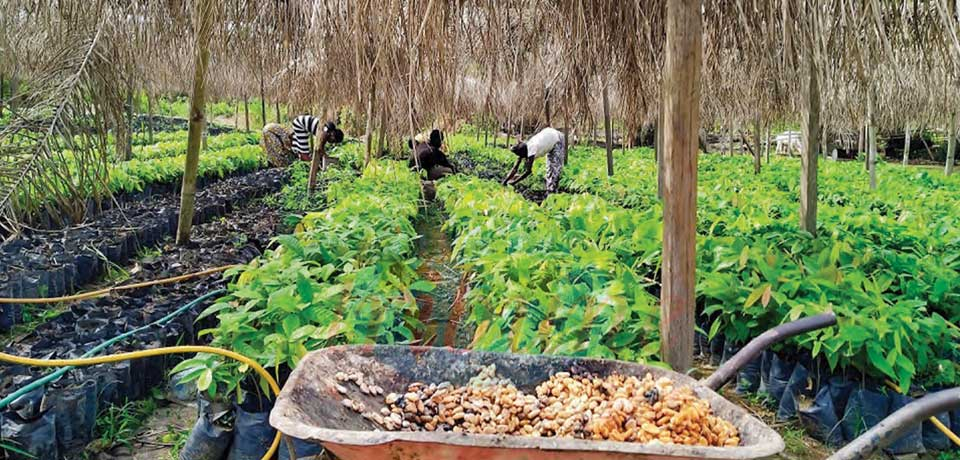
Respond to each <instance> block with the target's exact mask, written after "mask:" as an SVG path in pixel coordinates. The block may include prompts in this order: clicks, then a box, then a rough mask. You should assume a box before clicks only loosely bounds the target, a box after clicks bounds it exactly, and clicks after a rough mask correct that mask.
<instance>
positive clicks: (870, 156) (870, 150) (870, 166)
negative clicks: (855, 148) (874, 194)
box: [867, 94, 877, 190]
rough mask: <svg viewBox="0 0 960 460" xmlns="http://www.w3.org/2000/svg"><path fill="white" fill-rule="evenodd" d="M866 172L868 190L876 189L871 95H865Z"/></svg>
mask: <svg viewBox="0 0 960 460" xmlns="http://www.w3.org/2000/svg"><path fill="white" fill-rule="evenodd" d="M867 172H869V173H870V190H876V189H877V131H876V128H874V126H873V95H872V94H867Z"/></svg>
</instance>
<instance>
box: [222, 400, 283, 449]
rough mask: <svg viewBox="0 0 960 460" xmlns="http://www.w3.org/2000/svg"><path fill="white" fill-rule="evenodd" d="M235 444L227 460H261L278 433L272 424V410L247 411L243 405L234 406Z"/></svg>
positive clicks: (231, 447)
mask: <svg viewBox="0 0 960 460" xmlns="http://www.w3.org/2000/svg"><path fill="white" fill-rule="evenodd" d="M234 413H235V414H236V421H235V422H234V430H233V431H234V432H233V444H232V445H231V446H230V454H229V455H228V456H227V460H260V459H261V458H263V455H264V454H265V453H267V451H268V450H270V444H272V443H273V438H274V437H275V436H276V434H277V430H275V429H274V428H273V427H272V426H270V410H269V409H267V410H265V411H262V412H247V411H246V410H244V408H243V407H241V406H235V407H234Z"/></svg>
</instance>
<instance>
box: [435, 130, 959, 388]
mask: <svg viewBox="0 0 960 460" xmlns="http://www.w3.org/2000/svg"><path fill="white" fill-rule="evenodd" d="M449 143H450V145H451V146H456V148H451V151H453V152H456V154H455V158H464V157H469V158H471V159H474V160H477V159H482V162H483V164H484V165H485V166H486V167H491V166H489V165H490V164H492V165H493V166H492V167H491V168H492V169H499V171H505V170H506V168H508V167H509V166H510V165H511V164H512V161H514V160H513V158H511V157H512V154H510V153H509V151H508V150H507V149H504V148H500V149H493V148H484V147H482V145H478V144H477V142H476V141H475V140H474V138H473V137H470V136H464V135H455V136H451V139H450V140H449ZM481 144H482V143H481ZM615 155H616V157H615V170H616V174H615V175H614V176H613V177H607V176H606V171H605V152H604V151H603V149H600V148H592V147H579V146H576V147H573V148H572V149H571V150H570V154H569V163H568V165H567V167H566V168H565V170H564V174H563V177H562V179H561V183H560V184H561V188H563V189H566V190H571V191H577V192H583V193H588V194H591V195H595V196H599V197H602V198H605V199H606V200H607V201H608V202H609V203H616V204H618V205H620V206H624V207H627V208H630V209H634V210H639V211H641V214H639V215H637V216H636V218H637V219H646V220H647V221H652V222H654V223H655V225H657V226H659V225H661V222H662V217H661V215H660V211H659V206H660V205H659V200H658V199H657V190H656V187H657V185H656V184H657V181H656V162H655V157H654V155H653V152H652V150H650V149H647V148H639V149H626V151H624V152H621V151H617V152H616V154H615ZM538 163H542V162H538ZM698 169H699V171H698V176H699V177H698V184H699V194H698V206H697V214H698V215H697V222H698V233H699V238H698V251H697V268H698V284H697V292H698V305H701V306H702V314H703V315H705V317H706V318H707V319H708V320H709V324H710V332H711V334H718V333H722V334H723V335H724V336H725V337H726V338H727V339H730V340H734V341H737V342H744V341H746V340H748V339H750V338H752V337H754V336H755V335H756V334H757V333H758V332H760V331H763V330H766V329H768V328H770V327H773V326H776V325H778V324H780V323H782V322H785V321H788V320H791V319H796V318H799V317H801V316H805V315H811V314H815V313H819V312H823V311H826V310H828V309H832V310H833V311H834V312H835V313H836V314H837V315H838V317H839V323H840V327H839V328H835V329H830V330H824V331H818V332H814V333H810V334H806V335H804V336H801V337H799V338H797V339H795V340H792V341H790V342H789V343H788V344H787V346H788V347H793V348H797V347H799V348H801V349H805V350H807V351H808V352H811V353H812V354H814V355H818V356H819V355H823V356H825V357H826V358H827V360H828V362H829V363H830V364H831V365H833V366H835V367H846V368H851V367H852V368H856V369H859V370H861V371H863V372H865V373H867V374H869V375H871V376H874V377H878V378H888V379H891V380H893V381H895V382H897V383H898V384H899V385H900V386H901V387H904V388H908V387H909V386H910V383H911V382H912V381H913V380H914V379H920V380H922V381H923V382H924V383H928V384H933V383H934V382H936V383H937V384H940V385H949V384H957V383H960V380H958V377H960V371H958V367H957V364H956V363H957V362H958V361H960V349H958V343H960V329H958V328H957V326H956V324H957V323H958V322H960V201H958V199H957V196H960V176H953V177H944V176H943V175H942V174H938V173H931V172H928V171H923V170H918V169H914V168H902V167H900V166H898V165H891V164H880V165H878V170H879V172H878V176H879V186H878V188H877V190H874V191H870V190H869V188H868V186H867V180H868V178H867V175H866V174H865V173H864V172H863V165H862V164H859V163H854V162H822V163H821V165H820V172H819V177H820V196H819V203H820V213H819V232H818V233H819V237H818V238H812V236H811V235H809V234H807V233H805V232H803V231H801V230H800V229H799V226H798V222H799V209H798V202H799V199H798V197H799V180H798V178H799V162H797V161H796V160H793V159H778V160H776V161H774V162H773V163H772V164H769V165H764V171H763V173H762V174H761V175H759V176H758V175H754V174H753V172H752V158H749V157H746V156H740V157H722V156H719V155H701V156H700V157H699V168H698ZM542 170H543V166H542V165H539V166H537V168H536V169H535V170H534V171H535V174H534V179H533V180H536V181H539V180H540V179H539V177H538V176H540V174H541V172H542ZM549 201H550V200H548V202H549ZM505 225H506V224H505ZM658 259H659V258H658V257H657V260H655V261H653V262H652V263H651V264H652V265H654V266H655V265H657V264H658V263H659V260H658ZM651 276H652V277H656V275H655V274H653V275H651Z"/></svg>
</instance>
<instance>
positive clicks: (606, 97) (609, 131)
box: [603, 78, 613, 177]
mask: <svg viewBox="0 0 960 460" xmlns="http://www.w3.org/2000/svg"><path fill="white" fill-rule="evenodd" d="M603 80H604V81H603V126H604V128H605V131H606V137H607V176H608V177H613V126H611V123H610V94H609V92H610V85H608V84H607V79H606V78H604V79H603Z"/></svg>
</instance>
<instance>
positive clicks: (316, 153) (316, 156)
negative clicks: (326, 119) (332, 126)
mask: <svg viewBox="0 0 960 460" xmlns="http://www.w3.org/2000/svg"><path fill="white" fill-rule="evenodd" d="M326 157H327V135H326V133H324V134H321V135H320V139H319V142H318V145H317V148H316V149H314V150H313V158H312V159H311V160H310V174H309V176H307V191H308V192H310V193H313V192H314V190H316V189H317V171H318V170H319V169H320V166H321V163H323V162H324V159H325V158H326Z"/></svg>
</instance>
